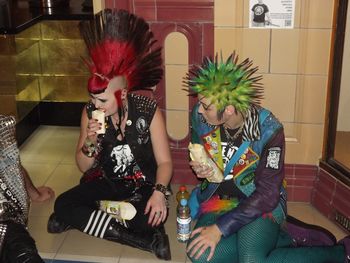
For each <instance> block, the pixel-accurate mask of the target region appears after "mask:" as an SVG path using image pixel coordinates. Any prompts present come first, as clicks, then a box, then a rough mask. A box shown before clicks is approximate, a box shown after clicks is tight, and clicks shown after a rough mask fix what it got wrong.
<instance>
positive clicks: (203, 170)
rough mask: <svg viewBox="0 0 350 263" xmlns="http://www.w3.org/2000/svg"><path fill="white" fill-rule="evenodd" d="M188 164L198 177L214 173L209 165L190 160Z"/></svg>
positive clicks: (206, 176) (205, 176)
mask: <svg viewBox="0 0 350 263" xmlns="http://www.w3.org/2000/svg"><path fill="white" fill-rule="evenodd" d="M190 166H191V168H192V169H193V171H194V172H195V173H196V175H197V177H199V178H208V177H210V176H213V174H214V170H213V168H212V167H211V166H210V165H206V164H202V163H199V162H196V161H191V162H190Z"/></svg>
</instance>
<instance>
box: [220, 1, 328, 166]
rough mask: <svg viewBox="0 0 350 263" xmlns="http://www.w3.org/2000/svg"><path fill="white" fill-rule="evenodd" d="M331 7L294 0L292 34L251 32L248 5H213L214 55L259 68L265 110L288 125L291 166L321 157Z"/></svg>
mask: <svg viewBox="0 0 350 263" xmlns="http://www.w3.org/2000/svg"><path fill="white" fill-rule="evenodd" d="M333 5H334V1H333V0H325V1H324V2H322V5H320V4H319V1H317V0H305V1H300V0H296V10H295V23H294V29H285V30H279V29H251V28H249V23H248V22H249V1H244V0H232V1H226V0H216V1H215V51H216V52H222V53H223V55H224V56H227V55H228V54H230V53H231V52H232V51H233V50H236V51H237V52H238V54H239V55H240V57H241V58H242V59H243V58H246V57H249V58H250V59H252V60H253V62H254V65H256V66H259V73H261V74H262V75H263V77H264V79H263V84H264V86H265V96H264V100H263V102H262V105H263V106H264V107H267V108H268V109H270V110H271V111H272V112H273V113H274V114H275V115H276V116H277V117H278V118H279V119H280V120H281V122H282V123H283V124H284V126H285V133H286V138H287V152H286V162H287V163H291V164H310V165H313V164H315V163H317V162H318V160H319V158H320V156H321V154H322V143H323V125H324V113H325V102H326V89H327V79H328V66H329V54H330V43H331V30H332V16H333ZM301 153H302V154H301Z"/></svg>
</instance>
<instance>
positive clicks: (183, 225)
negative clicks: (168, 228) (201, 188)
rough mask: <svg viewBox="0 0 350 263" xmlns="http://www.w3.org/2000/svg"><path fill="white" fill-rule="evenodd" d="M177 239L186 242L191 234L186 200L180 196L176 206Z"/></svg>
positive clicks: (189, 214) (189, 215)
mask: <svg viewBox="0 0 350 263" xmlns="http://www.w3.org/2000/svg"><path fill="white" fill-rule="evenodd" d="M176 222H177V240H178V241H180V242H186V241H187V240H188V239H189V238H190V235H191V213H190V208H189V207H188V204H187V200H186V199H184V198H182V199H181V200H180V203H179V204H178V206H177V218H176Z"/></svg>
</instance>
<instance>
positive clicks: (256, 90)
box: [184, 52, 263, 112]
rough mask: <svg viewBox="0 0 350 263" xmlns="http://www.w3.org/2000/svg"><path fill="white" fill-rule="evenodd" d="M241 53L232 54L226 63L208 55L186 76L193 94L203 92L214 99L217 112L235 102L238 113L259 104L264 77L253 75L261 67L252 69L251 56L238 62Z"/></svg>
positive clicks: (205, 95) (212, 100) (187, 83)
mask: <svg viewBox="0 0 350 263" xmlns="http://www.w3.org/2000/svg"><path fill="white" fill-rule="evenodd" d="M237 61H238V56H237V55H236V53H235V52H234V53H232V54H231V55H230V56H229V57H228V59H227V60H226V62H224V61H223V58H222V54H221V59H220V61H218V55H217V54H216V56H215V60H213V59H211V58H209V57H206V58H204V61H203V64H202V65H201V66H195V67H194V68H193V69H192V70H190V72H189V73H188V74H187V76H186V77H185V81H184V82H185V84H186V85H187V86H188V87H189V88H190V89H191V90H192V91H191V92H190V93H191V94H190V95H194V94H201V95H203V96H204V97H206V98H209V99H211V103H213V104H215V105H216V107H217V109H218V112H223V111H224V109H225V108H226V106H228V105H233V106H234V107H235V109H236V110H237V111H239V112H245V111H246V110H247V109H248V108H249V107H250V104H260V100H261V98H262V93H263V88H262V84H261V83H259V81H260V80H261V79H262V76H256V77H252V75H253V74H254V73H255V72H256V71H257V70H258V67H254V68H251V66H252V64H253V63H252V61H251V60H249V59H248V58H247V59H246V60H244V61H243V62H241V63H240V64H237Z"/></svg>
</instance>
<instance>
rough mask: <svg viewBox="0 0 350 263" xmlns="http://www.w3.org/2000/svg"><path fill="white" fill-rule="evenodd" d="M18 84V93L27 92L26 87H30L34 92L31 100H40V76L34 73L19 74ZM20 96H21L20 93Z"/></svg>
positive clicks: (17, 77)
mask: <svg viewBox="0 0 350 263" xmlns="http://www.w3.org/2000/svg"><path fill="white" fill-rule="evenodd" d="M16 84H17V87H16V89H17V93H16V94H17V95H19V94H20V93H22V92H25V90H26V89H30V90H31V92H32V97H31V98H30V99H29V100H36V101H37V100H38V99H40V95H39V76H33V75H17V76H16ZM19 98H21V96H20V95H19Z"/></svg>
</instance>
